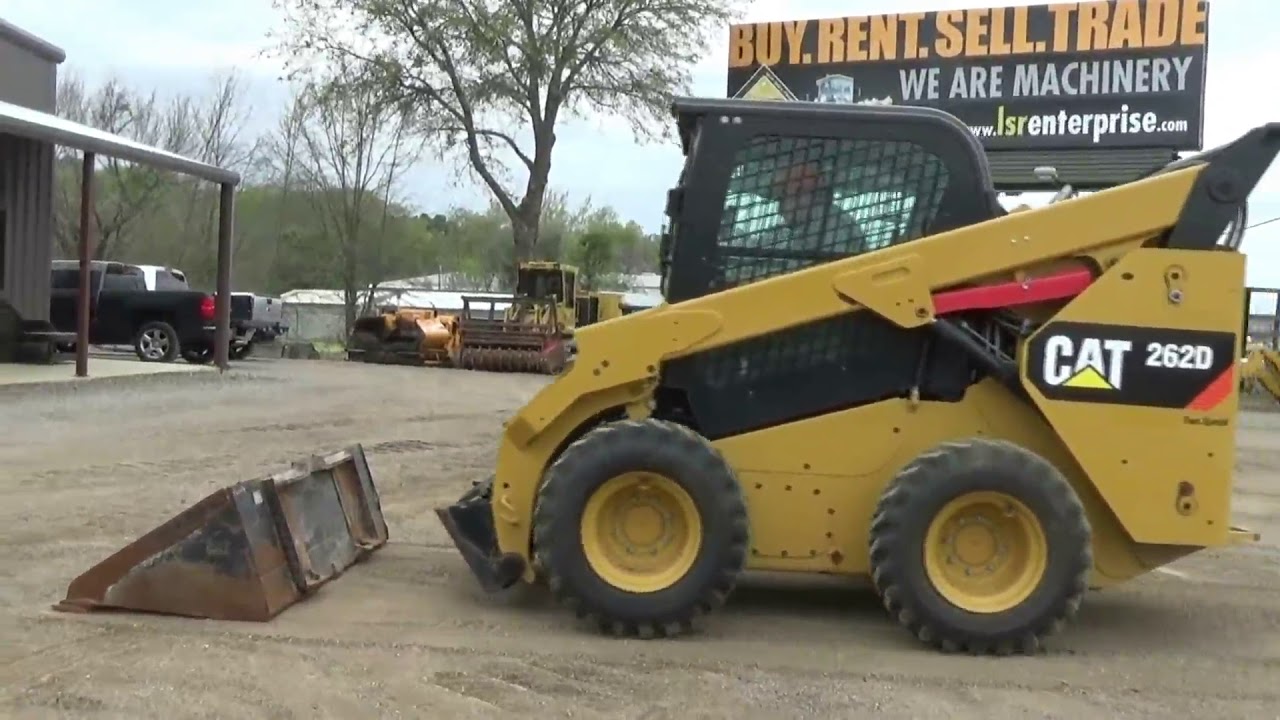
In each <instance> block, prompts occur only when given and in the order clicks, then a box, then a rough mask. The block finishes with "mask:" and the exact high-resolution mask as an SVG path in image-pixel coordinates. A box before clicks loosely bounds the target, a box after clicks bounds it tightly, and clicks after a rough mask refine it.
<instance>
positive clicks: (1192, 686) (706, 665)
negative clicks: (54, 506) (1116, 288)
mask: <svg viewBox="0 0 1280 720" xmlns="http://www.w3.org/2000/svg"><path fill="white" fill-rule="evenodd" d="M32 620H34V621H35V622H47V620H46V619H44V618H32ZM886 622H888V621H887V620H886ZM112 625H113V627H112V629H111V632H109V633H106V634H104V635H102V636H99V637H97V638H91V639H87V640H86V641H85V642H84V643H82V644H81V645H80V646H79V648H80V650H81V651H82V652H85V653H90V654H92V652H93V651H95V650H96V649H97V648H98V646H103V645H105V646H108V647H107V648H102V650H107V649H110V650H111V653H112V654H113V655H116V654H118V655H119V656H121V657H124V656H126V653H125V652H123V650H124V649H125V648H137V647H140V644H141V643H143V642H144V641H143V640H142V639H140V636H151V635H154V634H156V632H157V628H154V627H149V624H148V623H128V622H126V621H120V622H114V623H112ZM289 629H290V630H294V629H298V628H289ZM419 629H421V628H419ZM430 629H431V632H430V633H429V634H428V633H422V632H418V633H414V637H412V638H408V637H406V633H404V632H402V630H403V627H402V625H401V624H399V623H390V624H384V623H381V622H378V621H361V622H359V623H355V624H353V625H352V626H350V627H345V628H341V629H338V630H337V634H329V635H327V636H315V635H311V636H304V635H299V634H285V633H286V632H288V631H287V630H286V631H284V632H280V631H271V630H267V631H259V630H248V631H246V630H241V629H240V628H226V627H225V626H224V625H223V624H221V623H198V624H197V623H192V624H181V625H179V624H171V623H165V627H164V628H163V631H162V632H163V636H164V637H165V638H167V639H168V640H169V641H170V642H178V641H180V640H188V641H191V642H197V641H201V640H203V641H204V642H206V643H209V644H216V645H218V646H219V647H221V648H226V649H231V648H236V649H239V650H241V651H253V650H254V649H255V648H258V647H260V646H261V645H262V644H267V645H283V646H292V647H299V648H311V649H313V650H315V651H329V652H338V653H351V652H354V651H357V650H382V651H395V652H400V653H404V652H438V653H446V654H450V655H456V656H461V657H466V658H469V659H471V660H472V661H473V662H477V663H478V664H479V666H480V667H481V668H484V667H486V663H488V665H487V667H489V668H491V669H492V668H495V667H497V668H501V673H495V674H498V675H499V677H498V678H495V679H499V680H503V681H506V682H508V683H509V684H510V680H511V679H517V680H520V679H524V680H526V681H528V682H530V683H531V684H535V685H536V684H537V683H539V682H544V680H538V679H536V678H535V679H533V680H529V679H528V676H525V677H523V678H522V677H521V676H519V675H514V674H511V672H510V670H509V668H510V665H508V664H507V662H508V661H512V662H516V663H519V664H522V665H523V664H534V665H535V666H538V667H542V668H546V667H565V666H566V665H568V666H569V667H576V666H577V665H576V662H575V661H579V660H580V661H582V662H584V663H589V665H590V666H591V667H593V668H596V669H597V670H598V671H603V672H615V673H620V674H632V675H642V674H647V673H653V672H655V671H664V670H675V671H679V672H690V671H694V672H703V673H709V674H720V675H725V674H734V673H737V672H740V671H741V670H742V669H746V668H750V669H751V670H754V671H763V672H767V673H769V674H772V675H776V676H781V677H791V678H795V679H799V678H806V677H813V674H814V673H820V674H822V675H823V676H825V677H826V678H828V679H841V678H843V679H847V680H848V681H850V682H861V681H865V680H874V681H879V682H885V683H892V684H904V685H910V686H920V685H928V686H931V687H938V688H951V689H969V690H971V689H974V688H982V689H986V690H1027V691H1034V692H1051V693H1052V692H1062V691H1063V690H1065V689H1067V688H1070V689H1072V690H1073V691H1077V692H1079V691H1085V692H1103V693H1105V692H1114V691H1116V690H1124V689H1126V688H1128V687H1134V686H1141V687H1142V690H1143V692H1159V693H1160V694H1161V695H1163V696H1166V697H1170V698H1184V699H1188V700H1194V699H1209V698H1211V699H1218V700H1223V701H1239V700H1250V701H1261V702H1266V703H1280V687H1278V686H1276V685H1274V683H1271V682H1269V680H1272V679H1274V674H1275V672H1276V670H1277V669H1278V668H1280V664H1277V662H1276V661H1275V660H1264V661H1259V660H1258V659H1256V658H1252V657H1249V656H1240V655H1225V656H1199V657H1196V658H1188V659H1187V660H1186V662H1179V663H1178V665H1177V666H1169V667H1158V666H1156V667H1150V666H1148V667H1142V666H1141V665H1139V664H1138V663H1137V662H1136V661H1138V660H1140V659H1141V658H1144V657H1146V656H1145V655H1141V654H1137V653H1134V654H1132V655H1115V654H1105V655H1103V654H1098V655H1089V654H1081V653H1067V652H1048V653H1045V654H1044V655H1042V656H1041V657H1040V658H1039V659H1038V660H1037V661H1035V662H1033V663H1026V662H1017V661H1013V662H1010V661H1008V660H1007V659H1004V660H1001V659H993V658H976V657H968V656H945V655H934V654H929V653H928V651H925V650H921V649H919V648H918V647H916V646H915V644H914V643H911V642H908V641H903V642H901V643H898V642H893V643H890V642H884V638H876V637H874V636H871V637H867V636H865V635H859V638H860V639H859V641H858V642H859V643H860V646H859V647H858V650H859V652H856V653H839V654H833V653H832V650H834V648H833V643H832V642H830V641H826V642H824V641H823V640H822V638H821V636H820V635H819V636H814V635H813V633H805V634H798V633H794V632H793V633H787V635H788V636H789V637H791V639H792V643H794V644H799V645H803V644H804V643H805V641H810V642H811V643H812V644H811V645H810V647H808V648H803V647H802V648H801V651H800V652H795V651H794V650H793V651H783V650H782V649H781V648H779V647H778V646H777V644H776V642H772V640H773V639H772V638H758V639H744V640H738V639H728V640H726V639H724V638H711V639H707V640H701V641H698V640H694V641H692V642H679V641H676V642H672V641H659V642H657V643H652V642H645V641H619V640H616V639H612V638H610V639H601V638H595V637H589V636H587V635H586V634H585V633H583V632H578V633H575V632H574V631H573V630H572V629H569V630H565V629H560V630H559V632H557V633H555V635H552V634H550V633H547V632H545V631H541V632H540V631H539V630H540V628H536V627H530V626H522V627H520V628H519V630H520V633H519V634H518V635H510V634H502V635H496V634H489V633H485V632H484V630H486V629H488V630H490V631H491V629H489V628H485V627H483V625H479V624H476V623H466V624H461V625H457V626H446V625H439V626H434V627H431V628H430ZM508 629H511V628H508ZM791 629H793V630H794V629H795V628H794V627H793V628H791ZM331 630H332V628H331ZM897 634H900V633H897ZM343 635H354V636H358V637H344V636H343ZM422 635H429V636H430V637H429V639H426V638H421V637H419V636H422ZM553 637H555V638H556V641H554V642H550V641H552V638H553ZM119 640H123V641H124V643H123V644H121V643H120V642H119ZM907 640H909V639H907ZM551 645H559V646H560V647H561V648H565V649H561V650H559V651H548V650H547V648H548V647H549V646H551ZM648 645H659V647H657V648H653V650H652V652H650V651H648V650H640V649H639V646H648ZM771 647H772V648H774V652H770V651H769V648H771ZM743 658H752V659H751V660H750V661H747V662H744V661H743V660H742V659H743ZM1103 659H1105V660H1107V661H1108V662H1112V663H1115V662H1121V663H1126V662H1127V663H1130V664H1131V669H1130V671H1128V672H1126V673H1124V674H1122V675H1121V676H1120V677H1110V676H1107V675H1106V674H1102V675H1100V674H1098V673H1097V672H1095V671H1094V668H1095V667H1096V665H1095V662H1096V661H1098V660H1103ZM45 660H47V658H46V659H45ZM45 667H47V666H42V668H41V669H44V668H45ZM17 668H21V669H22V670H23V673H24V674H28V673H30V670H29V669H28V667H27V665H26V664H25V659H24V660H19V661H17V662H15V663H11V664H10V665H9V666H8V667H6V669H5V672H6V674H7V673H9V672H11V671H12V670H14V669H17ZM895 668H902V669H895ZM905 668H911V669H910V670H907V669H905ZM31 669H36V668H34V667H33V668H31ZM445 677H446V678H449V679H450V680H456V677H457V676H453V675H446V676H445ZM1206 677H1213V678H1214V679H1215V681H1214V683H1212V685H1208V684H1206V683H1204V682H1203V679H1204V678H1206ZM446 682H448V680H446ZM549 687H555V688H560V689H564V688H565V687H567V684H559V685H557V684H551V685H549ZM636 689H637V690H638V691H639V692H643V691H644V687H643V686H640V687H638V688H636ZM484 699H486V700H489V699H491V698H484Z"/></svg>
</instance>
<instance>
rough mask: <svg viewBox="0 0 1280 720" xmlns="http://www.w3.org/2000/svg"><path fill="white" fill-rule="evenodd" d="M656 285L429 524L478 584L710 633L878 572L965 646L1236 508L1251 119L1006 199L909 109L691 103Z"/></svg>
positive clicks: (954, 129)
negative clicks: (769, 604) (769, 577)
mask: <svg viewBox="0 0 1280 720" xmlns="http://www.w3.org/2000/svg"><path fill="white" fill-rule="evenodd" d="M674 115H675V119H676V123H677V125H678V128H679V134H680V137H681V141H682V144H683V147H684V151H685V153H686V162H685V166H684V169H683V171H682V173H681V176H680V181H679V184H678V185H677V187H676V188H675V189H674V190H672V191H671V192H670V193H669V195H668V200H667V204H666V212H667V215H668V217H669V220H670V222H669V226H668V228H669V229H668V231H667V232H666V233H665V236H664V238H663V241H662V245H661V252H662V272H663V275H664V282H663V287H664V289H665V295H666V299H667V302H666V303H665V304H664V305H660V306H658V307H656V308H653V309H650V310H647V311H645V312H642V313H636V314H634V315H630V316H626V317H622V318H618V319H615V320H612V321H610V322H605V323H599V324H597V325H592V326H590V327H585V328H582V329H580V330H579V331H578V332H577V333H576V343H577V354H576V356H575V357H574V359H573V360H572V361H571V362H570V363H569V366H568V367H567V368H566V370H565V371H564V373H563V374H561V375H560V376H559V377H557V378H555V379H554V380H553V381H552V382H551V383H550V384H548V385H546V386H545V387H543V388H542V389H541V390H540V391H539V392H538V393H537V394H536V395H535V396H534V397H533V398H532V399H531V400H530V401H529V402H528V404H527V405H526V406H525V407H523V408H521V409H520V410H519V411H517V412H516V413H515V414H514V416H512V417H511V418H510V419H509V421H508V422H507V423H506V425H505V428H504V429H503V433H502V436H501V441H500V443H499V446H498V448H497V466H496V469H495V473H494V475H493V476H492V477H491V478H490V479H488V480H485V481H483V482H479V483H477V484H476V485H475V486H474V487H472V488H471V489H470V490H469V491H468V492H467V493H466V494H465V495H464V496H463V497H462V498H461V499H460V500H459V501H458V502H457V503H455V504H453V505H451V506H448V507H442V508H439V509H438V511H437V512H438V514H439V516H440V519H441V521H442V522H443V524H444V526H445V528H447V530H448V531H449V533H450V534H451V536H452V537H453V539H454V541H455V543H456V545H457V547H458V549H459V551H460V552H461V555H462V557H463V558H465V560H466V561H467V563H468V564H469V566H470V567H471V569H472V570H473V572H474V574H475V575H476V577H477V578H478V579H479V581H480V583H481V584H482V585H483V586H484V587H486V588H489V589H498V588H502V587H507V586H510V585H512V584H514V583H517V582H526V583H533V582H538V581H545V582H546V584H547V585H548V586H549V587H550V589H551V591H552V592H553V593H554V594H555V595H556V596H558V597H559V599H560V600H561V601H562V602H563V603H564V604H565V605H566V606H567V607H569V608H571V609H572V610H573V611H574V612H575V613H576V614H577V615H578V616H579V617H583V618H589V619H590V621H591V622H592V623H593V624H595V625H597V626H598V627H599V628H601V629H602V630H604V631H606V632H609V633H613V634H618V635H638V636H640V637H662V636H672V635H679V634H681V633H684V632H686V631H688V630H690V629H691V628H692V627H693V626H694V623H695V621H698V620H699V618H701V617H702V616H704V615H706V614H708V613H709V612H712V611H714V610H715V609H716V608H719V607H720V606H721V605H723V604H724V602H725V600H726V599H727V598H728V597H729V596H730V593H731V592H732V591H733V589H734V587H735V585H736V583H737V582H738V580H739V578H740V577H741V576H742V573H743V572H744V571H747V570H773V571H789V572H795V573H824V574H840V575H851V576H865V577H869V578H870V579H871V581H872V583H873V585H874V588H875V590H876V591H877V592H878V594H879V596H880V598H881V599H882V601H883V605H884V607H885V609H886V610H887V611H888V614H889V615H890V616H891V617H892V618H893V619H894V620H896V621H897V622H899V623H901V624H902V625H903V626H904V627H905V628H906V630H907V631H909V632H910V633H911V634H912V635H914V636H915V637H917V638H919V639H920V640H921V641H922V642H924V643H927V644H928V645H931V646H934V647H936V648H940V649H942V650H946V651H952V650H967V651H969V652H975V653H996V654H1005V653H1012V652H1032V651H1035V650H1036V649H1038V648H1039V647H1041V645H1042V643H1043V641H1044V640H1045V638H1046V637H1048V636H1050V635H1051V634H1052V633H1054V632H1055V631H1057V630H1058V628H1059V627H1061V626H1062V625H1063V624H1064V623H1065V622H1066V621H1069V620H1071V619H1072V618H1073V617H1074V616H1075V615H1076V612H1077V610H1078V608H1079V607H1080V603H1081V601H1082V600H1083V599H1084V597H1085V595H1086V592H1087V590H1088V589H1089V588H1091V587H1094V588H1097V587H1106V586H1110V585H1114V584H1116V583H1120V582H1123V581H1126V580H1129V579H1131V578H1134V577H1137V576H1139V575H1142V574H1144V573H1146V572H1149V571H1150V570H1152V569H1154V568H1157V567H1160V566H1162V565H1165V564H1167V563H1169V562H1171V561H1173V560H1176V559H1178V558H1180V557H1183V556H1185V555H1188V554H1190V553H1194V552H1197V551H1199V550H1201V549H1204V548H1214V547H1222V546H1228V545H1232V544H1234V543H1245V542H1251V541H1256V540H1257V539H1258V536H1257V534H1256V533H1253V532H1251V531H1248V530H1245V529H1241V528H1238V527H1236V526H1234V525H1233V524H1232V518H1231V491H1232V469H1233V464H1234V458H1235V438H1234V433H1235V425H1236V422H1237V404H1238V384H1237V381H1236V373H1237V365H1238V364H1239V363H1238V358H1239V354H1238V349H1239V348H1240V339H1241V327H1240V317H1241V310H1242V306H1243V299H1244V298H1243V295H1244V293H1243V288H1244V277H1245V257H1244V255H1243V254H1241V252H1240V241H1241V237H1242V233H1243V223H1242V222H1241V219H1242V218H1243V217H1244V207H1245V203H1246V200H1247V197H1248V195H1249V193H1250V192H1251V191H1252V189H1253V188H1254V186H1255V185H1256V184H1257V182H1258V179H1259V178H1260V177H1261V176H1262V174H1263V173H1264V172H1265V171H1266V169H1267V168H1268V166H1269V165H1270V164H1271V162H1272V160H1273V159H1274V158H1275V156H1276V153H1277V150H1280V124H1271V125H1267V126H1265V127H1259V128H1257V129H1255V130H1252V131H1250V132H1248V133H1246V134H1244V135H1243V136H1242V137H1240V138H1239V139H1237V140H1235V141H1234V142H1231V143H1229V144H1227V145H1224V146H1222V147H1219V148H1215V149H1212V150H1209V151H1207V152H1205V153H1203V154H1201V155H1199V156H1197V157H1194V158H1190V159H1185V160H1180V161H1177V162H1174V163H1172V164H1170V165H1168V166H1166V167H1163V168H1158V169H1155V170H1153V171H1152V172H1151V173H1150V174H1149V175H1148V176H1146V177H1143V178H1141V179H1138V180H1136V181H1134V182H1130V183H1127V184H1124V185H1120V186H1118V187H1115V188H1112V189H1109V190H1105V191H1101V192H1097V193H1093V194H1091V195H1088V196H1083V197H1073V198H1063V199H1061V201H1059V202H1054V203H1052V204H1049V205H1047V206H1045V207H1041V208H1036V209H1028V210H1025V211H1022V212H1017V213H1007V212H1005V211H1004V210H1003V208H1001V207H1000V205H999V203H998V202H997V201H996V194H995V192H994V191H993V188H992V185H991V178H990V173H989V169H988V166H987V162H986V159H985V156H984V154H983V151H982V148H981V146H980V145H979V143H978V141H977V140H976V139H975V138H974V136H973V134H972V133H970V131H969V130H968V128H966V127H965V125H964V124H962V123H961V122H960V121H958V120H957V119H956V118H955V117H953V116H951V115H948V114H946V113H943V112H940V111H938V110H934V109H928V108H920V107H866V106H841V105H820V104H814V103H791V102H755V101H747V100H731V99H724V100H707V99H679V100H677V101H676V102H675V103H674Z"/></svg>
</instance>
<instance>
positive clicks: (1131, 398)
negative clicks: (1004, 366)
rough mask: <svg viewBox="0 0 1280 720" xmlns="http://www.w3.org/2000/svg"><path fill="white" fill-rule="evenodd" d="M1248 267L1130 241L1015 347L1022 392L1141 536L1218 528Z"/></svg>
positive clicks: (1180, 538)
mask: <svg viewBox="0 0 1280 720" xmlns="http://www.w3.org/2000/svg"><path fill="white" fill-rule="evenodd" d="M1244 268H1245V258H1244V256H1243V255H1241V254H1239V253H1233V252H1206V251H1200V250H1167V249H1156V248H1150V249H1142V250H1138V251H1135V252H1133V253H1131V254H1129V255H1128V256H1126V257H1125V258H1123V259H1122V260H1120V262H1119V263H1118V264H1117V265H1116V266H1115V267H1113V268H1111V269H1110V270H1109V271H1108V272H1107V273H1106V274H1105V275H1103V276H1102V277H1101V278H1099V280H1098V282H1096V283H1095V284H1094V285H1093V286H1092V287H1091V288H1090V289H1089V290H1087V291H1086V292H1085V293H1084V294H1082V295H1081V296H1080V297H1078V298H1077V299H1076V300H1074V301H1073V302H1071V303H1070V304H1069V305H1067V306H1066V308H1064V309H1063V310H1062V312H1060V313H1059V314H1058V315H1057V316H1055V317H1054V319H1053V320H1052V321H1051V322H1049V323H1048V324H1046V325H1045V326H1044V327H1042V328H1041V329H1040V330H1038V331H1037V332H1036V334H1035V335H1033V336H1032V338H1031V339H1030V340H1029V341H1028V343H1027V344H1026V348H1025V351H1024V352H1023V353H1022V361H1021V364H1022V373H1023V380H1024V382H1025V384H1026V387H1027V390H1028V392H1029V393H1030V395H1031V397H1032V398H1033V399H1034V401H1035V403H1036V404H1037V405H1038V406H1039V407H1040V409H1041V410H1042V412H1043V413H1044V415H1045V418H1046V419H1047V420H1048V421H1049V423H1050V424H1051V425H1052V426H1053V428H1054V429H1055V430H1056V431H1057V432H1058V434H1059V435H1060V436H1061V437H1062V438H1063V441H1064V443H1065V445H1066V446H1067V447H1068V448H1069V449H1070V451H1071V453H1072V454H1073V455H1074V457H1075V459H1076V460H1077V461H1078V462H1079V464H1080V465H1081V467H1082V468H1083V469H1084V471H1085V472H1086V473H1087V474H1088V476H1089V477H1090V478H1091V480H1092V482H1093V484H1094V485H1095V486H1096V487H1097V489H1098V492H1099V493H1100V494H1101V495H1102V496H1103V497H1104V498H1105V499H1106V501H1107V504H1108V505H1110V507H1111V508H1112V510H1113V511H1114V512H1115V514H1116V516H1117V517H1118V518H1119V520H1120V522H1121V523H1122V524H1123V525H1124V527H1125V529H1126V530H1127V531H1128V533H1129V534H1130V535H1131V536H1132V537H1133V539H1134V540H1135V541H1137V542H1141V543H1162V544H1171V545H1202V546H1211V545H1217V544H1221V543H1224V542H1225V541H1226V539H1227V532H1228V530H1229V528H1230V514H1231V479H1232V471H1233V468H1234V462H1235V425H1236V413H1237V401H1238V395H1237V393H1238V390H1237V388H1238V383H1237V382H1236V377H1235V373H1236V364H1237V363H1236V358H1237V355H1236V348H1237V347H1238V346H1239V345H1238V342H1239V333H1240V308H1241V307H1242V304H1243V302H1244Z"/></svg>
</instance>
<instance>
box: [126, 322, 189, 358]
mask: <svg viewBox="0 0 1280 720" xmlns="http://www.w3.org/2000/svg"><path fill="white" fill-rule="evenodd" d="M133 352H134V354H135V355H137V356H138V359H139V360H141V361H142V362H173V359H174V358H176V357H178V355H180V354H181V353H182V346H181V344H180V343H179V342H178V333H177V332H176V331H175V330H174V329H173V326H172V325H170V324H169V323H166V322H161V321H159V320H153V321H151V322H148V323H143V325H142V326H141V327H139V328H138V330H137V332H136V333H134V336H133Z"/></svg>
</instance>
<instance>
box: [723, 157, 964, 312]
mask: <svg viewBox="0 0 1280 720" xmlns="http://www.w3.org/2000/svg"><path fill="white" fill-rule="evenodd" d="M946 185H947V169H946V166H945V165H944V164H943V161H942V160H941V159H940V158H938V157H937V156H936V155H934V154H933V153H930V152H929V151H927V150H925V149H924V148H923V147H921V146H920V145H917V144H916V143H913V142H907V141H889V140H840V139H834V138H812V137H781V136H760V137H756V138H754V139H752V140H751V141H750V142H749V143H747V144H746V145H745V146H743V147H742V148H741V149H740V150H739V151H738V152H737V154H736V157H735V159H734V168H733V171H732V175H731V176H730V182H729V189H728V192H727V194H726V197H725V205H724V211H723V213H722V215H721V222H720V227H719V232H718V235H717V242H716V253H715V258H714V265H715V271H716V276H715V278H714V280H713V283H712V288H711V289H712V290H713V291H714V290H720V289H724V288H727V287H733V286H735V285H741V284H745V283H750V282H755V281H758V280H763V279H765V278H769V277H773V276H774V275H779V274H782V273H786V272H791V271H794V270H799V269H802V268H805V267H809V266H812V265H815V264H818V263H823V262H828V261H831V260H838V259H840V258H843V257H848V256H850V255H857V254H861V253H864V252H870V251H872V250H877V249H880V248H883V247H888V246H890V245H895V244H897V243H901V242H906V241H908V240H913V239H916V238H919V237H922V236H923V235H925V234H926V232H927V230H928V227H929V224H930V223H931V222H932V220H933V218H934V216H935V215H936V214H937V212H938V208H939V206H940V204H941V201H942V196H943V193H944V191H945V190H946Z"/></svg>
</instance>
